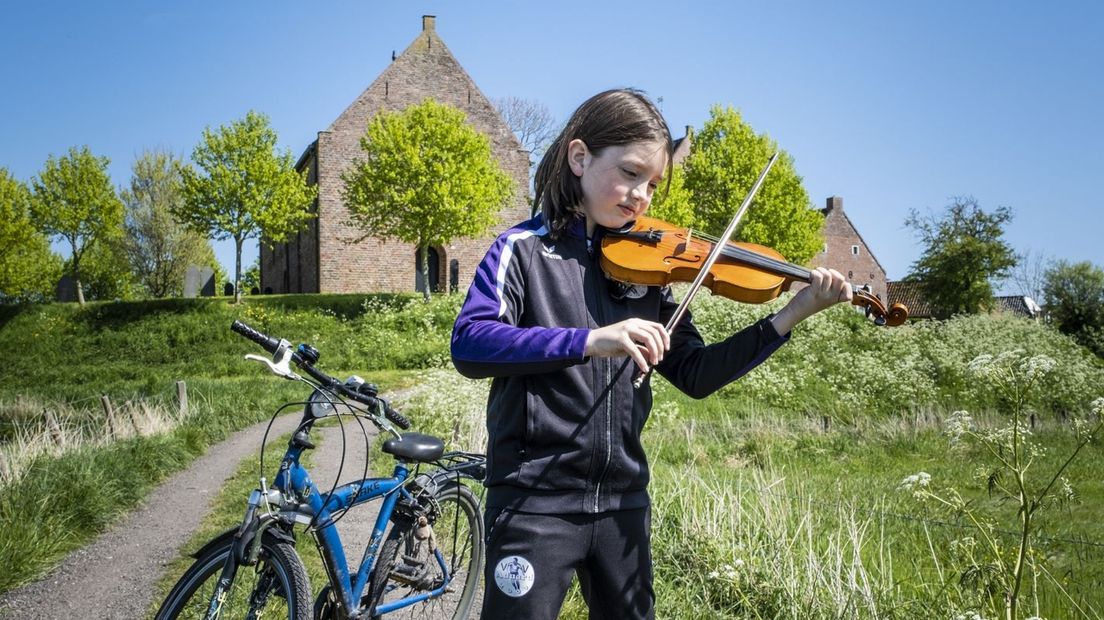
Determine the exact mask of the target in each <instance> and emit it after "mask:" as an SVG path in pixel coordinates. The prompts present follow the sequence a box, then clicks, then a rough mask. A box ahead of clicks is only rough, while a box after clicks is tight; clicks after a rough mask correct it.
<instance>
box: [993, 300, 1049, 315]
mask: <svg viewBox="0 0 1104 620" xmlns="http://www.w3.org/2000/svg"><path fill="white" fill-rule="evenodd" d="M994 300H995V301H996V302H997V308H998V309H1000V310H1002V311H1004V312H1011V313H1013V314H1018V315H1020V316H1026V317H1028V318H1029V319H1033V318H1035V317H1037V316H1039V314H1040V313H1042V311H1043V309H1042V308H1040V307H1039V304H1037V303H1035V300H1034V299H1032V298H1030V297H1024V296H1023V295H1005V296H1001V297H995V298H994Z"/></svg>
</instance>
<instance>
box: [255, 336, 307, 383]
mask: <svg viewBox="0 0 1104 620" xmlns="http://www.w3.org/2000/svg"><path fill="white" fill-rule="evenodd" d="M245 359H247V360H252V361H254V362H261V363H263V364H265V365H266V366H268V369H269V370H271V371H272V374H274V375H279V376H281V377H283V378H285V379H293V380H294V379H298V378H299V375H297V374H295V373H294V372H292V371H291V365H290V364H289V362H290V361H291V344H290V343H289V342H288V341H286V340H281V341H280V347H279V348H278V349H276V354H275V355H273V356H272V359H268V358H265V357H261V356H260V355H254V354H252V353H246V354H245Z"/></svg>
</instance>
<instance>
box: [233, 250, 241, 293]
mask: <svg viewBox="0 0 1104 620" xmlns="http://www.w3.org/2000/svg"><path fill="white" fill-rule="evenodd" d="M241 248H242V238H241V237H234V303H235V304H240V303H241V298H242V294H241Z"/></svg>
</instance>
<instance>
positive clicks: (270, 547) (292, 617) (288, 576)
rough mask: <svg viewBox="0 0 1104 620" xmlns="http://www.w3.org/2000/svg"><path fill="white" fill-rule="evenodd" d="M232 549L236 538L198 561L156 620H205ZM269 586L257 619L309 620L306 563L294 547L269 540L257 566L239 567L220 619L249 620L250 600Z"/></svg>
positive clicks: (165, 602)
mask: <svg viewBox="0 0 1104 620" xmlns="http://www.w3.org/2000/svg"><path fill="white" fill-rule="evenodd" d="M232 545H233V539H232V538H229V537H228V538H226V539H225V540H224V541H223V543H222V544H219V545H217V546H215V547H212V548H211V549H208V550H207V551H205V552H204V553H203V555H201V556H200V557H199V558H197V559H196V561H195V562H194V563H192V565H191V566H190V567H189V568H188V570H187V571H185V572H184V575H183V576H182V577H181V578H180V580H179V581H177V582H176V585H174V586H173V588H172V590H171V591H169V595H168V596H166V597H165V601H164V602H163V603H161V608H160V609H158V610H157V615H156V616H155V618H156V620H177V619H180V620H192V619H193V618H204V617H205V615H206V612H207V608H208V605H209V604H210V600H211V596H212V595H213V593H214V589H215V585H216V583H217V582H218V579H219V576H220V575H221V573H222V568H223V566H224V565H225V563H226V559H227V557H228V556H229V555H230V553H231V548H232ZM265 581H270V583H269V584H268V585H267V586H266V587H263V589H262V590H263V594H264V600H265V605H264V607H263V609H262V610H261V611H262V613H261V614H258V615H257V616H256V617H258V618H281V619H282V618H287V620H310V618H311V615H312V600H311V587H310V580H309V578H308V577H307V573H306V570H305V569H304V568H303V562H302V560H300V559H299V556H298V554H296V552H295V547H294V546H292V545H291V544H289V543H286V542H281V541H278V540H275V539H273V538H271V537H269V536H265V537H263V539H262V542H261V551H260V554H259V556H258V558H257V564H256V565H254V566H239V567H238V569H237V572H236V574H235V575H234V580H233V583H232V584H231V586H230V591H229V594H228V595H227V597H226V599H225V602H224V603H223V605H222V610H221V611H220V612H219V616H218V617H219V618H220V619H222V620H236V619H237V618H245V617H246V615H247V614H248V613H249V601H250V598H251V597H252V595H253V593H254V591H255V590H256V589H257V588H258V587H260V586H261V584H262V583H264V582H265ZM289 594H290V596H289Z"/></svg>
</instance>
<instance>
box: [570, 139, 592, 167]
mask: <svg viewBox="0 0 1104 620" xmlns="http://www.w3.org/2000/svg"><path fill="white" fill-rule="evenodd" d="M589 156H590V150H589V149H587V145H586V142H583V141H582V140H580V139H578V138H575V139H574V140H572V141H571V142H568V143H567V165H568V166H570V167H571V172H573V173H575V176H577V177H581V176H583V170H584V169H585V168H586V161H587V157H589Z"/></svg>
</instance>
